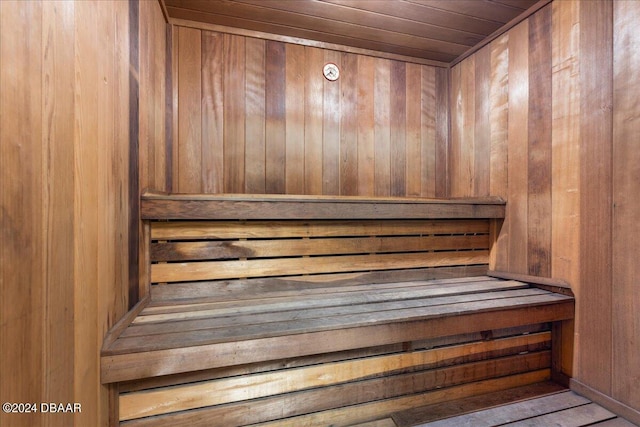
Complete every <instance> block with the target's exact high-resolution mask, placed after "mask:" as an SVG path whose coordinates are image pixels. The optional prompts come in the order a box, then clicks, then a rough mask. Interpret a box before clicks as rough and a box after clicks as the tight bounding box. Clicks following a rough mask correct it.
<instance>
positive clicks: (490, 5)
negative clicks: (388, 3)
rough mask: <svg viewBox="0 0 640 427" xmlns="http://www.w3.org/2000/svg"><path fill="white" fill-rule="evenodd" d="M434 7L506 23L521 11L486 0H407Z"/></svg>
mask: <svg viewBox="0 0 640 427" xmlns="http://www.w3.org/2000/svg"><path fill="white" fill-rule="evenodd" d="M409 1H411V2H414V3H418V4H421V5H424V6H429V7H433V8H435V9H442V10H447V11H449V12H454V13H459V14H461V15H468V16H473V17H474V18H480V19H486V20H488V21H495V22H499V23H500V24H506V23H507V22H509V21H510V20H511V19H513V16H514V14H515V15H517V14H519V13H521V12H522V10H520V9H518V8H514V7H511V6H507V5H505V4H499V3H494V2H491V1H486V0H446V1H443V0H409Z"/></svg>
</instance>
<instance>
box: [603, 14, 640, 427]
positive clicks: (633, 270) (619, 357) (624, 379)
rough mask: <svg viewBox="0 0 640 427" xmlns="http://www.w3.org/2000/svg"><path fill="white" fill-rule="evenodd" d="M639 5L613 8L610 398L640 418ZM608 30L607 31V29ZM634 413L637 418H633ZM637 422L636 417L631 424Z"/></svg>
mask: <svg viewBox="0 0 640 427" xmlns="http://www.w3.org/2000/svg"><path fill="white" fill-rule="evenodd" d="M639 6H640V5H637V4H635V3H634V2H621V3H619V4H617V3H616V4H615V5H614V8H613V28H615V29H616V31H615V33H614V36H613V39H614V45H613V64H614V65H613V76H614V80H613V159H612V165H611V170H612V171H613V194H612V198H613V235H612V236H611V241H612V242H613V243H612V244H613V247H612V271H613V278H612V285H613V286H612V300H611V304H612V316H613V329H612V337H613V342H612V350H613V359H612V371H611V378H612V384H611V386H612V390H611V396H612V397H613V398H614V399H616V400H617V401H620V402H622V403H624V404H625V405H627V406H630V407H632V408H634V409H635V410H636V412H637V413H640V395H639V393H638V379H639V378H640V357H639V356H638V352H637V348H638V332H639V331H640V314H639V313H640V289H639V288H638V285H637V284H638V275H639V274H640V267H639V265H638V262H637V258H636V257H637V254H638V253H640V244H639V243H640V242H639V239H638V238H637V237H638V236H640V228H639V222H638V213H639V212H640V200H638V197H637V195H638V194H640V191H639V190H640V188H639V184H640V168H639V164H640V162H639V160H640V159H639V153H638V149H637V144H636V143H634V141H636V139H635V138H636V137H635V135H637V134H638V130H639V129H638V123H637V120H636V118H637V117H638V114H640V107H639V106H638V102H637V99H638V98H637V95H638V91H639V89H640V88H639V86H638V69H639V68H638V67H640V37H639V35H638V31H637V29H634V28H633V27H634V22H637V19H638V17H640V7H639ZM608 29H609V28H607V30H608ZM637 413H636V415H637ZM632 420H633V421H634V422H636V423H637V422H638V417H637V416H636V417H635V418H634V419H632Z"/></svg>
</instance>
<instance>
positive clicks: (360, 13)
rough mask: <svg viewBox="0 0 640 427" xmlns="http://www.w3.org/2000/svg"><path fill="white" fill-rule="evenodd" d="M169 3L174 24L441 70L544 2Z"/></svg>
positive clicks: (314, 0)
mask: <svg viewBox="0 0 640 427" xmlns="http://www.w3.org/2000/svg"><path fill="white" fill-rule="evenodd" d="M549 1H550V0H549ZM164 2H165V5H166V8H167V13H168V15H169V17H170V19H171V20H172V21H173V22H176V23H182V22H185V21H192V22H198V23H204V24H213V25H218V26H225V27H232V28H238V29H243V30H249V31H255V32H259V33H267V34H273V35H280V36H283V37H288V38H292V39H295V40H300V39H303V40H306V41H316V42H321V43H327V44H331V45H342V46H347V47H352V48H356V49H364V50H374V51H378V52H383V53H387V54H392V55H399V56H406V57H412V58H417V59H421V60H426V61H434V62H438V63H444V64H448V63H451V62H452V61H454V60H456V58H459V57H460V56H461V55H463V54H464V53H465V52H467V51H469V49H470V48H472V47H474V46H476V45H478V44H482V43H483V41H485V40H486V39H487V37H489V36H491V35H492V34H494V33H495V32H497V31H499V30H500V29H501V28H503V27H504V26H505V25H508V24H509V23H510V22H513V20H516V18H518V17H519V16H521V15H523V14H526V11H527V10H528V9H530V8H531V9H537V8H538V7H539V3H540V2H539V0H165V1H164ZM547 2H548V1H547ZM542 3H545V2H542Z"/></svg>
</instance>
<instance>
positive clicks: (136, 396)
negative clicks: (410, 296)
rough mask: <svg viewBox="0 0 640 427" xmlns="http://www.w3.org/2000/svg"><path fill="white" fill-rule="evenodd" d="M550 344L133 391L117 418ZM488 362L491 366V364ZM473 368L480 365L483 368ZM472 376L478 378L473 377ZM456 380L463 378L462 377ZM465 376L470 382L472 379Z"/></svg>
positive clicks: (407, 356) (540, 364) (504, 343)
mask: <svg viewBox="0 0 640 427" xmlns="http://www.w3.org/2000/svg"><path fill="white" fill-rule="evenodd" d="M550 340H551V333H550V332H546V333H540V334H532V335H522V336H518V337H512V338H505V339H500V340H494V341H485V342H479V343H469V344H462V345H459V346H451V347H445V348H441V349H432V350H424V351H418V352H413V353H400V354H391V355H384V356H377V357H370V358H364V359H355V360H347V361H339V362H333V363H325V364H322V365H315V366H308V367H301V368H293V369H287V370H280V371H276V372H266V373H257V374H251V375H245V376H242V377H231V378H224V379H219V380H212V381H205V382H199V383H196V384H186V385H183V386H177V387H172V388H169V389H160V390H156V391H147V392H144V393H132V394H128V395H123V396H122V397H121V398H120V411H121V412H120V414H121V415H120V416H121V419H133V418H140V417H145V416H151V415H158V414H162V413H167V412H175V411H181V410H187V409H194V408H199V407H204V406H212V405H220V404H226V403H231V402H235V401H238V400H244V399H256V398H260V397H266V396H269V395H272V394H280V393H290V392H294V391H299V390H304V389H309V388H315V387H321V386H329V385H333V384H339V383H345V382H350V381H355V380H363V379H367V378H373V377H375V376H378V375H381V374H385V373H389V372H396V373H402V371H403V370H406V369H407V368H418V367H424V366H426V365H438V364H443V362H444V361H446V360H448V359H454V358H458V357H460V354H465V355H468V356H471V355H474V354H478V353H488V352H498V351H500V350H505V349H510V348H513V347H524V348H529V347H532V348H534V346H535V345H536V344H540V343H547V344H549V342H550ZM512 359H514V358H512ZM515 359H520V360H519V361H518V363H520V364H524V365H525V366H526V367H527V368H528V369H529V370H534V369H541V368H544V367H547V366H549V359H550V354H549V352H548V351H544V352H541V353H537V354H534V355H528V356H524V357H523V356H516V357H515ZM489 363H492V364H493V362H489ZM475 366H481V364H478V365H475ZM465 369H467V371H470V369H469V366H466V367H465ZM476 372H477V371H476ZM511 373H513V372H511ZM438 374H440V373H438ZM429 375H432V376H435V375H437V374H435V373H431V374H429ZM475 375H477V373H476V374H475ZM458 377H459V378H461V377H464V376H458ZM466 377H467V378H469V377H470V375H467V376H466ZM476 379H477V378H476ZM265 384H269V387H265V386H264V385H265ZM239 389H242V394H240V393H237V392H235V393H234V391H237V390H239ZM160 402H161V403H160Z"/></svg>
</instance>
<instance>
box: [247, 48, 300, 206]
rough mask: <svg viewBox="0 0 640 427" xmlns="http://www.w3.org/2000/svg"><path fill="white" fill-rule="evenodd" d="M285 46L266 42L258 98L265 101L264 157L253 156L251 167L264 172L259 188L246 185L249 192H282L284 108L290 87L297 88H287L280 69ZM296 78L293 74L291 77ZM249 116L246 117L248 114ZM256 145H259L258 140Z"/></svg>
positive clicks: (284, 177)
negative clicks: (261, 187) (261, 81)
mask: <svg viewBox="0 0 640 427" xmlns="http://www.w3.org/2000/svg"><path fill="white" fill-rule="evenodd" d="M286 56H287V55H286V46H284V45H283V44H281V43H274V42H267V52H266V58H265V60H266V61H267V63H266V69H267V70H266V74H265V83H264V84H265V85H266V89H265V92H264V94H262V95H263V96H264V99H262V100H261V102H264V103H266V108H267V110H266V131H265V132H266V140H265V146H264V152H262V153H261V154H262V155H263V156H265V157H263V159H260V158H259V157H257V156H256V158H255V159H254V161H255V165H253V166H252V167H255V168H257V169H258V170H260V171H261V173H262V174H263V175H264V176H263V177H262V180H264V181H265V185H264V188H263V189H262V191H256V190H259V189H255V190H251V189H249V188H247V190H248V192H250V193H251V192H254V193H260V192H262V193H282V192H284V191H285V188H286V174H285V165H286V154H285V144H286V135H287V131H286V108H285V106H286V105H287V100H288V95H287V93H289V91H291V90H293V91H296V90H298V88H297V87H296V86H295V85H293V88H291V89H290V88H287V84H286V83H287V81H288V79H287V76H288V74H287V72H286V71H285V72H284V73H283V70H285V69H286V67H287V65H286ZM247 61H248V62H247V66H249V64H250V63H251V62H252V61H251V59H250V58H248V59H247ZM261 65H262V64H261V63H260V62H258V63H257V64H253V67H254V68H255V69H256V70H258V69H259V68H260V66H261ZM294 80H295V78H294ZM247 90H249V91H250V90H252V89H251V82H250V81H247ZM247 119H248V118H247ZM255 119H256V120H258V121H259V122H262V119H261V118H260V117H256V118H255ZM247 139H248V141H250V143H249V144H247V150H250V151H252V150H254V148H253V145H254V144H255V143H254V142H253V140H252V138H250V137H249V136H247ZM257 145H260V144H259V143H258V144H257ZM261 160H262V161H264V163H265V165H264V166H262V165H260V162H261Z"/></svg>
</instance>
